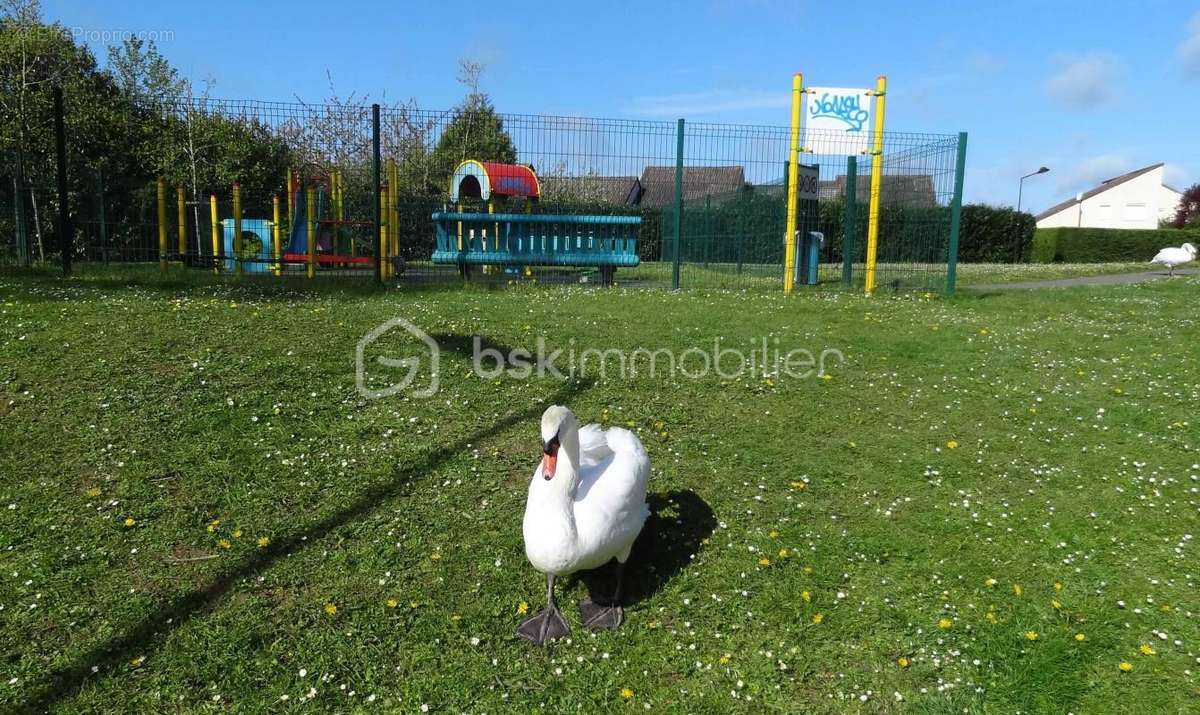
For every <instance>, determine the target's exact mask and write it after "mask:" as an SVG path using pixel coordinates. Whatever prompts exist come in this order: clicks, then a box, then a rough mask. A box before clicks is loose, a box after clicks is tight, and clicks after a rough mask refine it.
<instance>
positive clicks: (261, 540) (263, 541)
mask: <svg viewBox="0 0 1200 715" xmlns="http://www.w3.org/2000/svg"><path fill="white" fill-rule="evenodd" d="M270 543H271V540H270V539H268V538H267V537H265V536H260V537H258V548H260V549H265V548H267V546H268V545H270Z"/></svg>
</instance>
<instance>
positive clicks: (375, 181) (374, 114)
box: [308, 104, 383, 283]
mask: <svg viewBox="0 0 1200 715" xmlns="http://www.w3.org/2000/svg"><path fill="white" fill-rule="evenodd" d="M379 164H380V157H379V105H378V104H372V105H371V177H372V179H371V185H372V186H373V187H374V192H375V223H374V226H373V229H374V230H373V231H372V233H373V234H374V238H373V239H372V240H373V241H374V243H375V280H376V281H378V282H380V283H382V282H383V242H382V241H381V240H380V236H379V229H380V226H382V225H383V190H382V187H381V186H380V182H379V171H380V167H379ZM308 240H310V241H311V240H313V237H312V236H309V237H308Z"/></svg>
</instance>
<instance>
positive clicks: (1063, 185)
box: [1055, 154, 1137, 198]
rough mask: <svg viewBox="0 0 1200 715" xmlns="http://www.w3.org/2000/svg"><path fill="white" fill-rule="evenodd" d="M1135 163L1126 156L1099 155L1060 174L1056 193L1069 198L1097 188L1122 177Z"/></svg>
mask: <svg viewBox="0 0 1200 715" xmlns="http://www.w3.org/2000/svg"><path fill="white" fill-rule="evenodd" d="M1135 168H1137V167H1135V166H1134V165H1133V163H1132V162H1131V161H1130V160H1129V158H1128V157H1126V156H1125V155H1124V154H1099V155H1097V156H1093V157H1089V158H1087V159H1084V160H1083V161H1081V162H1079V163H1077V164H1074V165H1071V166H1067V167H1066V168H1065V169H1064V170H1063V171H1062V172H1060V173H1058V181H1057V182H1055V186H1056V189H1055V190H1056V191H1057V192H1058V193H1060V194H1063V198H1068V197H1069V196H1072V195H1074V194H1076V193H1078V192H1080V191H1086V190H1088V189H1091V188H1095V187H1096V185H1098V184H1099V183H1100V182H1101V181H1104V180H1105V179H1111V178H1113V177H1114V176H1120V175H1121V174H1124V173H1125V172H1127V171H1130V170H1131V169H1135Z"/></svg>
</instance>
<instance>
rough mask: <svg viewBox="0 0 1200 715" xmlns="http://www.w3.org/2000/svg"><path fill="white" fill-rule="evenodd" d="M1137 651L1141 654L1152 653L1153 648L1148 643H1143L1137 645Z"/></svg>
mask: <svg viewBox="0 0 1200 715" xmlns="http://www.w3.org/2000/svg"><path fill="white" fill-rule="evenodd" d="M1138 652H1139V653H1141V654H1142V655H1154V648H1152V647H1150V644H1149V643H1143V644H1141V645H1140V646H1138Z"/></svg>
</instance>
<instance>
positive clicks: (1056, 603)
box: [1050, 598, 1062, 611]
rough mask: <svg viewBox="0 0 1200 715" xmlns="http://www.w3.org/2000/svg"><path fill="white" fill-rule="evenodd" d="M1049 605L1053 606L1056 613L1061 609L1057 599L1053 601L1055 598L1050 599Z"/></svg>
mask: <svg viewBox="0 0 1200 715" xmlns="http://www.w3.org/2000/svg"><path fill="white" fill-rule="evenodd" d="M1050 605H1051V606H1054V610H1056V611H1057V610H1058V609H1060V608H1062V604H1061V603H1059V601H1058V599H1055V598H1052V599H1050Z"/></svg>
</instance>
